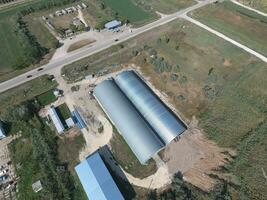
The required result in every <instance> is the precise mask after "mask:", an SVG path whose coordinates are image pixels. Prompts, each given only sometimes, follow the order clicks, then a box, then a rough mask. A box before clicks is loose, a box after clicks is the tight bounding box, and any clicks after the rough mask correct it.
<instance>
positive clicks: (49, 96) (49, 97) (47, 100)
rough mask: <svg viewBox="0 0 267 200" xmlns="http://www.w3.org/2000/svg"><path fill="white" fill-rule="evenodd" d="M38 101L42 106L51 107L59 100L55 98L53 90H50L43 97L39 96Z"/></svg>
mask: <svg viewBox="0 0 267 200" xmlns="http://www.w3.org/2000/svg"><path fill="white" fill-rule="evenodd" d="M36 99H37V101H38V102H39V103H40V105H41V106H46V105H49V104H51V103H53V102H54V101H56V100H57V98H56V97H55V95H54V93H53V90H49V91H47V92H45V93H43V94H41V95H38V96H37V97H36Z"/></svg>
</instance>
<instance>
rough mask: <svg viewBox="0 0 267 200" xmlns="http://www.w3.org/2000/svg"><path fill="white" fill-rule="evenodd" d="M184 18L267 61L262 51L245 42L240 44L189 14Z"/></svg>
mask: <svg viewBox="0 0 267 200" xmlns="http://www.w3.org/2000/svg"><path fill="white" fill-rule="evenodd" d="M183 18H184V19H186V20H187V21H190V22H191V23H193V24H195V25H197V26H200V27H201V28H203V29H205V30H207V31H209V32H211V33H213V34H214V35H217V36H218V37H220V38H222V39H224V40H226V41H228V42H230V43H232V44H233V45H235V46H237V47H239V48H241V49H243V50H245V51H246V52H248V53H250V54H252V55H254V56H256V57H257V58H259V59H261V60H262V61H264V62H266V63H267V58H266V57H265V56H264V55H262V54H260V53H258V52H256V51H254V50H252V49H250V48H248V47H247V46H245V45H243V44H240V43H239V42H237V41H235V40H233V39H231V38H229V37H227V36H226V35H224V34H222V33H220V32H218V31H216V30H214V29H212V28H210V27H208V26H206V25H205V24H202V23H200V22H199V21H197V20H195V19H192V18H191V17H188V16H186V15H184V16H183Z"/></svg>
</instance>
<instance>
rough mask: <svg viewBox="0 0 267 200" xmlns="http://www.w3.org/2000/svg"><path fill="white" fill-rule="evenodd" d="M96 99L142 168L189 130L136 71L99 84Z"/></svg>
mask: <svg viewBox="0 0 267 200" xmlns="http://www.w3.org/2000/svg"><path fill="white" fill-rule="evenodd" d="M94 96H95V98H96V99H97V101H98V102H99V104H100V105H101V107H102V109H103V110H104V111H105V113H106V114H107V116H108V117H109V119H110V120H111V121H112V123H113V124H114V125H115V127H116V128H117V129H118V131H119V133H120V134H121V135H122V136H123V138H124V139H125V141H126V142H127V144H128V145H129V147H130V148H131V149H132V151H133V152H134V154H135V155H136V157H137V158H138V160H139V161H140V163H141V164H146V163H147V161H148V160H149V159H150V158H151V157H152V156H153V155H154V154H156V153H157V152H158V151H160V150H161V149H162V148H164V147H165V145H167V144H169V143H170V142H171V141H172V140H173V139H174V138H176V137H177V136H179V135H180V134H182V133H183V132H184V131H185V130H186V126H185V125H184V123H183V122H182V121H181V120H179V119H178V118H177V117H176V116H175V115H174V114H173V113H172V111H170V110H169V108H168V107H166V106H165V105H164V104H163V102H162V101H161V100H160V99H159V98H158V97H157V96H156V95H155V94H154V93H153V91H152V90H151V89H150V88H149V87H148V86H147V85H146V83H145V82H144V81H143V80H142V79H141V78H140V77H139V76H138V75H137V74H136V73H135V72H134V71H125V72H122V73H120V74H119V75H117V76H116V77H115V79H109V80H105V81H103V82H102V83H100V84H98V85H97V86H96V87H95V89H94Z"/></svg>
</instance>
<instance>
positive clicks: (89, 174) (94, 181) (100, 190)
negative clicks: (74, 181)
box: [75, 152, 124, 200]
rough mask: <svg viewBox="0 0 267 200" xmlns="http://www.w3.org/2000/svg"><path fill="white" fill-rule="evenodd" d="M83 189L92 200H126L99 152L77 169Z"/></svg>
mask: <svg viewBox="0 0 267 200" xmlns="http://www.w3.org/2000/svg"><path fill="white" fill-rule="evenodd" d="M75 171H76V173H77V174H78V177H79V179H80V182H81V184H82V186H83V189H84V191H85V193H86V195H87V197H88V199H90V200H124V198H123V196H122V194H121V192H120V190H119V188H118V187H117V185H116V183H115V182H114V180H113V178H112V176H111V175H110V173H109V171H108V169H107V167H106V166H105V163H104V162H103V160H102V158H101V157H100V155H99V153H98V152H95V153H93V154H92V155H90V156H89V157H87V158H86V159H85V160H84V161H82V162H81V163H80V164H79V165H77V166H76V167H75Z"/></svg>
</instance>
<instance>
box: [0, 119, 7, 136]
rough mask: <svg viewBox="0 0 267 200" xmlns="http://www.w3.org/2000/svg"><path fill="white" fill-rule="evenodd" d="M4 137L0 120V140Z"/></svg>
mask: <svg viewBox="0 0 267 200" xmlns="http://www.w3.org/2000/svg"><path fill="white" fill-rule="evenodd" d="M5 137H6V133H5V130H4V128H3V126H2V123H1V122H0V140H1V139H3V138H5Z"/></svg>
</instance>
